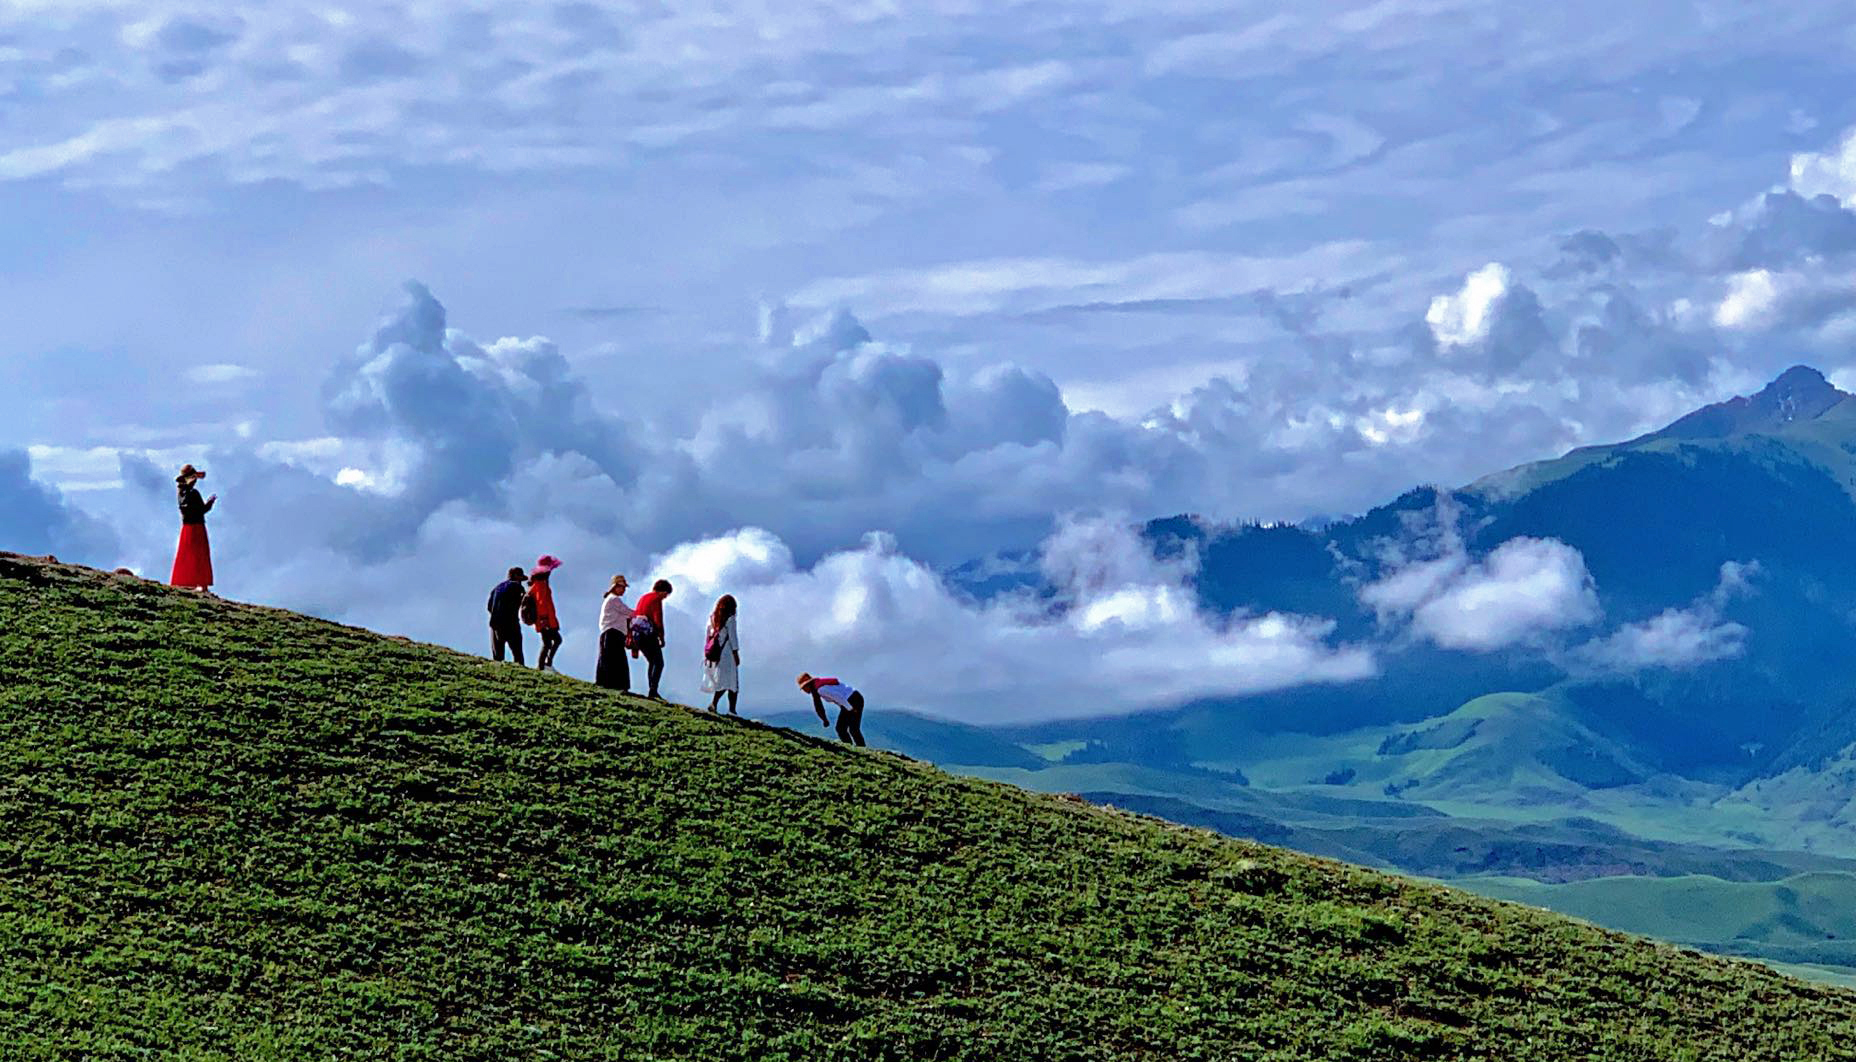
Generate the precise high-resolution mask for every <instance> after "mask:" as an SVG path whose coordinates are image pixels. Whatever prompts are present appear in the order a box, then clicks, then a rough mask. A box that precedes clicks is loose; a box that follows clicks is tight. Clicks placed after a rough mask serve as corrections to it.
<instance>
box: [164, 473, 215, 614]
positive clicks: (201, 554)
mask: <svg viewBox="0 0 1856 1062" xmlns="http://www.w3.org/2000/svg"><path fill="white" fill-rule="evenodd" d="M205 478H206V473H205V472H202V471H200V470H199V469H197V468H195V467H193V466H192V465H182V466H181V470H180V475H178V476H175V477H174V487H175V489H176V491H177V493H178V494H179V498H180V545H179V546H178V547H177V548H176V549H175V550H174V571H173V573H172V574H171V575H170V576H169V577H168V582H169V583H171V584H173V585H175V586H186V587H191V588H193V589H195V590H209V589H210V588H211V586H212V585H213V549H212V546H211V544H210V543H208V541H207V538H206V514H207V513H210V512H212V511H213V503H215V502H217V501H218V500H219V495H217V494H215V495H213V496H212V497H210V498H202V497H200V491H199V488H198V487H196V486H195V485H194V484H196V483H198V482H199V481H201V480H203V479H205Z"/></svg>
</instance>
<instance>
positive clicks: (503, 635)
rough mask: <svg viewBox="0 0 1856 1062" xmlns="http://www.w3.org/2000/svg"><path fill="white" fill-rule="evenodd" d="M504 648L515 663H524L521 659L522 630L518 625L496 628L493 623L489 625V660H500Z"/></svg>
mask: <svg viewBox="0 0 1856 1062" xmlns="http://www.w3.org/2000/svg"><path fill="white" fill-rule="evenodd" d="M504 647H507V648H508V649H509V652H510V654H511V655H513V656H514V657H515V661H516V663H518V664H520V663H523V662H524V661H523V659H522V628H521V627H520V626H519V625H518V626H514V627H498V626H497V625H496V624H494V623H492V624H490V659H492V660H501V659H502V658H503V649H504Z"/></svg>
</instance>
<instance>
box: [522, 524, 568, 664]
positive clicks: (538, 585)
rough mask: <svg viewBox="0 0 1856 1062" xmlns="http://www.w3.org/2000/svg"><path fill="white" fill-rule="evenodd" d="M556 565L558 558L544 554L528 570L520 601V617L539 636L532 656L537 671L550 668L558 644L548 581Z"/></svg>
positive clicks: (558, 626)
mask: <svg viewBox="0 0 1856 1062" xmlns="http://www.w3.org/2000/svg"><path fill="white" fill-rule="evenodd" d="M560 566H561V559H560V558H559V557H556V556H553V555H551V554H547V553H544V554H542V555H541V557H540V559H538V560H537V561H535V567H534V568H532V569H530V570H529V573H528V600H527V601H525V602H523V608H522V618H523V619H524V620H527V621H528V623H529V625H530V626H532V627H534V628H535V633H536V634H539V635H541V655H539V656H537V657H536V658H535V670H537V671H553V670H554V654H555V652H556V651H557V650H559V649H560V647H561V615H560V613H558V612H556V611H555V610H554V587H553V585H551V584H550V582H549V577H550V576H552V575H553V574H554V570H555V569H556V568H559V567H560ZM531 604H532V605H533V606H534V607H533V608H530V607H529V606H530V605H531Z"/></svg>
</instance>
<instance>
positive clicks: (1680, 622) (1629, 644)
mask: <svg viewBox="0 0 1856 1062" xmlns="http://www.w3.org/2000/svg"><path fill="white" fill-rule="evenodd" d="M1758 575H1759V565H1758V563H1757V562H1748V563H1744V564H1742V563H1738V562H1735V561H1728V562H1727V563H1725V564H1723V565H1721V576H1720V581H1719V582H1718V583H1717V584H1716V585H1715V587H1714V589H1713V590H1712V591H1710V592H1709V593H1707V594H1705V595H1703V596H1702V597H1700V598H1699V599H1697V600H1696V601H1694V602H1692V603H1691V604H1689V605H1688V606H1687V607H1684V608H1670V609H1665V610H1663V611H1662V612H1659V613H1657V614H1656V615H1655V616H1652V617H1650V618H1649V619H1647V620H1644V621H1642V622H1639V623H1629V624H1625V625H1624V626H1622V627H1619V628H1618V629H1617V630H1616V631H1613V632H1612V633H1611V634H1609V635H1606V636H1605V637H1603V638H1600V639H1596V640H1594V641H1592V642H1589V643H1587V644H1585V645H1583V646H1580V647H1579V648H1578V649H1577V650H1575V651H1574V653H1573V654H1572V655H1573V660H1574V661H1575V662H1576V663H1577V664H1580V665H1584V666H1588V667H1595V668H1598V669H1600V670H1607V671H1625V672H1629V671H1642V670H1648V669H1653V668H1663V669H1671V670H1675V669H1682V668H1691V667H1696V666H1698V665H1701V664H1706V663H1711V662H1713V661H1716V660H1730V659H1733V658H1735V657H1738V656H1740V655H1741V654H1742V653H1744V652H1745V651H1746V640H1747V637H1748V635H1750V634H1751V633H1752V632H1751V631H1749V630H1748V629H1747V628H1746V627H1745V626H1744V625H1742V624H1739V623H1734V622H1732V621H1730V620H1727V619H1725V618H1723V616H1722V610H1723V609H1724V608H1725V607H1726V606H1727V604H1728V603H1729V602H1731V601H1733V600H1734V599H1735V598H1738V597H1743V596H1745V595H1748V594H1751V593H1753V592H1754V591H1755V586H1754V580H1755V579H1756V578H1757V576H1758Z"/></svg>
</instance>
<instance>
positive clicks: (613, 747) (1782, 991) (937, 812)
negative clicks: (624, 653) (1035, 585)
mask: <svg viewBox="0 0 1856 1062" xmlns="http://www.w3.org/2000/svg"><path fill="white" fill-rule="evenodd" d="M0 615H4V616H5V617H6V620H5V624H4V627H3V628H0V822H4V824H5V828H4V829H3V830H0V960H3V961H0V1058H5V1059H9V1060H12V1059H45V1058H61V1059H131V1058H134V1059H143V1058H186V1059H221V1058H223V1059H240V1060H244V1059H267V1058H293V1059H298V1058H300V1059H326V1058H369V1059H373V1058H380V1059H486V1060H488V1059H531V1058H532V1059H549V1058H552V1059H628V1058H683V1059H723V1058H728V1059H806V1060H808V1062H812V1060H821V1059H845V1060H851V1059H856V1060H869V1059H898V1060H900V1059H1120V1058H1146V1059H1244V1060H1263V1059H1274V1060H1283V1062H1286V1060H1292V1059H1293V1060H1303V1059H1407V1058H1409V1059H1488V1060H1495V1059H1500V1060H1521V1059H1582V1060H1583V1059H1620V1060H1622V1059H1632V1060H1637V1059H1697V1060H1699V1059H1722V1060H1734V1062H1745V1060H1755V1059H1770V1060H1774V1062H1798V1060H1803V1059H1830V1058H1850V1057H1856V1046H1853V1045H1856V994H1848V993H1844V992H1840V991H1837V990H1834V989H1829V988H1823V987H1817V986H1811V985H1807V984H1804V983H1801V982H1797V981H1794V980H1790V979H1787V978H1785V977H1782V976H1780V975H1778V974H1775V973H1773V972H1771V971H1769V970H1766V969H1764V968H1762V967H1758V966H1754V965H1751V964H1745V963H1737V962H1731V961H1724V960H1717V959H1711V958H1705V957H1703V956H1700V955H1697V954H1694V953H1691V952H1682V951H1678V950H1676V949H1674V948H1671V947H1667V946H1662V945H1655V944H1651V943H1648V942H1645V941H1641V940H1636V939H1633V938H1629V937H1624V936H1620V935H1618V934H1614V933H1607V932H1603V931H1599V930H1596V929H1593V928H1590V927H1588V926H1585V925H1582V924H1579V923H1575V922H1572V921H1568V920H1564V919H1561V918H1558V917H1555V916H1550V915H1547V914H1545V913H1542V912H1537V911H1533V910H1529V909H1525V908H1520V907H1513V906H1506V905H1502V904H1498V903H1495V902H1492V901H1488V900H1483V899H1479V898H1474V897H1471V896H1469V895H1467V894H1464V893H1460V892H1455V891H1451V890H1447V889H1443V888H1438V887H1433V886H1427V885H1420V884H1416V883H1411V882H1405V881H1400V880H1398V879H1395V878H1391V877H1387V876H1383V875H1380V874H1375V873H1370V872H1366V871H1361V870H1356V869H1351V868H1348V867H1345V866H1342V865H1339V864H1335V863H1329V862H1325V861H1322V860H1318V859H1313V858H1309V857H1304V856H1297V855H1293V854H1290V853H1287V852H1283V851H1279V850H1275V849H1270V848H1265V847H1261V846H1258V845H1254V844H1248V843H1244V842H1239V841H1233V840H1229V839H1225V838H1221V837H1218V836H1216V835H1213V834H1210V833H1206V832H1200V831H1194V830H1186V829H1182V828H1178V827H1171V826H1167V825H1165V824H1162V823H1159V822H1156V821H1153V820H1147V819H1141V818H1136V817H1133V816H1130V815H1125V814H1121V813H1114V812H1108V811H1103V810H1099V809H1095V808H1092V807H1089V806H1085V805H1081V804H1078V803H1075V802H1071V801H1066V800H1063V799H1061V798H1058V797H1053V796H1039V795H1034V794H1030V793H1026V792H1021V791H1018V790H1014V789H1010V788H1006V787H1002V786H998V785H993V784H989V783H985V782H981V781H976V780H971V779H960V778H954V777H950V776H948V775H946V774H943V773H941V772H939V771H936V770H933V769H930V768H927V767H924V766H921V765H918V764H916V763H913V762H910V761H906V760H903V759H900V758H898V757H896V756H894V755H891V754H887V753H882V752H874V751H852V750H847V749H844V748H841V747H838V746H835V745H829V744H825V743H823V742H820V741H817V740H814V739H811V738H809V737H802V736H799V735H795V734H791V733H787V732H783V731H777V730H773V729H768V728H764V727H758V726H754V725H752V724H743V723H733V722H729V721H726V720H712V719H708V718H704V717H701V716H698V715H696V714H694V713H690V712H687V711H685V710H682V709H677V708H665V707H662V706H653V705H646V704H641V703H638V702H635V701H632V700H628V699H623V698H618V697H613V696H610V695H607V694H605V693H603V692H601V691H598V690H596V689H593V688H592V687H589V686H587V685H585V684H582V683H579V682H575V681H572V680H569V679H564V678H560V677H557V676H544V675H537V674H535V673H534V672H532V671H523V670H518V669H515V668H513V667H509V666H499V665H493V664H491V663H489V662H487V661H482V660H477V659H473V658H470V657H465V656H462V655H459V654H456V653H452V652H448V651H444V650H439V649H433V648H429V647H424V646H418V645H413V644H410V643H407V642H403V641H398V640H393V639H387V638H382V637H379V636H376V635H372V634H369V633H367V632H364V631H358V630H353V629H348V628H343V627H339V626H335V625H332V624H328V623H322V622H317V621H313V620H308V619H304V618H302V617H299V616H294V615H290V614H287V613H282V612H276V611H270V610H264V609H256V608H248V607H240V606H234V605H229V604H225V603H222V602H218V601H214V600H209V599H204V598H200V597H196V596H193V595H190V594H185V593H176V592H171V591H168V590H165V589H163V588H160V587H157V586H154V585H151V584H148V583H144V582H140V581H137V580H134V579H131V578H126V577H124V578H116V577H109V576H104V575H100V574H98V573H94V572H88V571H85V570H81V569H75V568H68V567H59V566H52V565H44V564H39V563H35V562H29V561H25V560H21V559H18V558H8V557H0ZM873 712H874V713H877V714H873V716H872V718H871V719H870V721H869V722H868V724H867V726H868V727H869V729H871V730H873V731H875V730H879V729H880V728H881V726H882V721H881V715H880V702H879V707H877V708H873Z"/></svg>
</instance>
